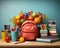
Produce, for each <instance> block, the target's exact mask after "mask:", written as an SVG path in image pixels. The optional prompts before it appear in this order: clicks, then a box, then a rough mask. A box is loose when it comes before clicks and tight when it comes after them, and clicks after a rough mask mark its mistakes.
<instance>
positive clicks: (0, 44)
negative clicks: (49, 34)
mask: <svg viewBox="0 0 60 48" xmlns="http://www.w3.org/2000/svg"><path fill="white" fill-rule="evenodd" d="M0 46H60V41H57V42H53V43H45V42H36V41H25V42H23V43H18V44H15V42H10V43H6V42H2V41H1V40H0Z"/></svg>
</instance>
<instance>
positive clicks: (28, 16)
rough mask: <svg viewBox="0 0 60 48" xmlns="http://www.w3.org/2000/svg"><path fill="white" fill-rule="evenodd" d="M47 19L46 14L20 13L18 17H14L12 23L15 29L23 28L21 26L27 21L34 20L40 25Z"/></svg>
mask: <svg viewBox="0 0 60 48" xmlns="http://www.w3.org/2000/svg"><path fill="white" fill-rule="evenodd" d="M46 19H47V16H46V15H45V14H42V13H40V12H38V13H37V12H33V11H29V12H27V13H23V12H20V13H19V14H18V15H16V16H14V17H13V18H12V19H10V21H11V22H12V23H13V24H14V27H16V26H18V27H19V28H20V27H21V24H22V23H23V22H24V21H26V20H32V21H34V22H35V23H36V24H40V23H42V22H43V21H45V20H46Z"/></svg>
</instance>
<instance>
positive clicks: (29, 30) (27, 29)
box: [21, 21, 38, 40]
mask: <svg viewBox="0 0 60 48" xmlns="http://www.w3.org/2000/svg"><path fill="white" fill-rule="evenodd" d="M21 36H22V37H24V38H25V40H36V38H37V37H38V28H37V26H36V24H35V22H34V21H25V22H24V23H23V24H22V27H21Z"/></svg>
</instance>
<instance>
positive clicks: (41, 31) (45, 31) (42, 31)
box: [40, 30, 48, 33]
mask: <svg viewBox="0 0 60 48" xmlns="http://www.w3.org/2000/svg"><path fill="white" fill-rule="evenodd" d="M40 33H48V31H47V30H40Z"/></svg>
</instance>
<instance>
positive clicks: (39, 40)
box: [36, 38, 59, 43]
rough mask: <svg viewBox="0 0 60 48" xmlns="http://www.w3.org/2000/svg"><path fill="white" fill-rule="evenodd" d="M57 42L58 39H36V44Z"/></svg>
mask: <svg viewBox="0 0 60 48" xmlns="http://www.w3.org/2000/svg"><path fill="white" fill-rule="evenodd" d="M58 40H59V38H36V41H37V42H47V43H52V42H55V41H58Z"/></svg>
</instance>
